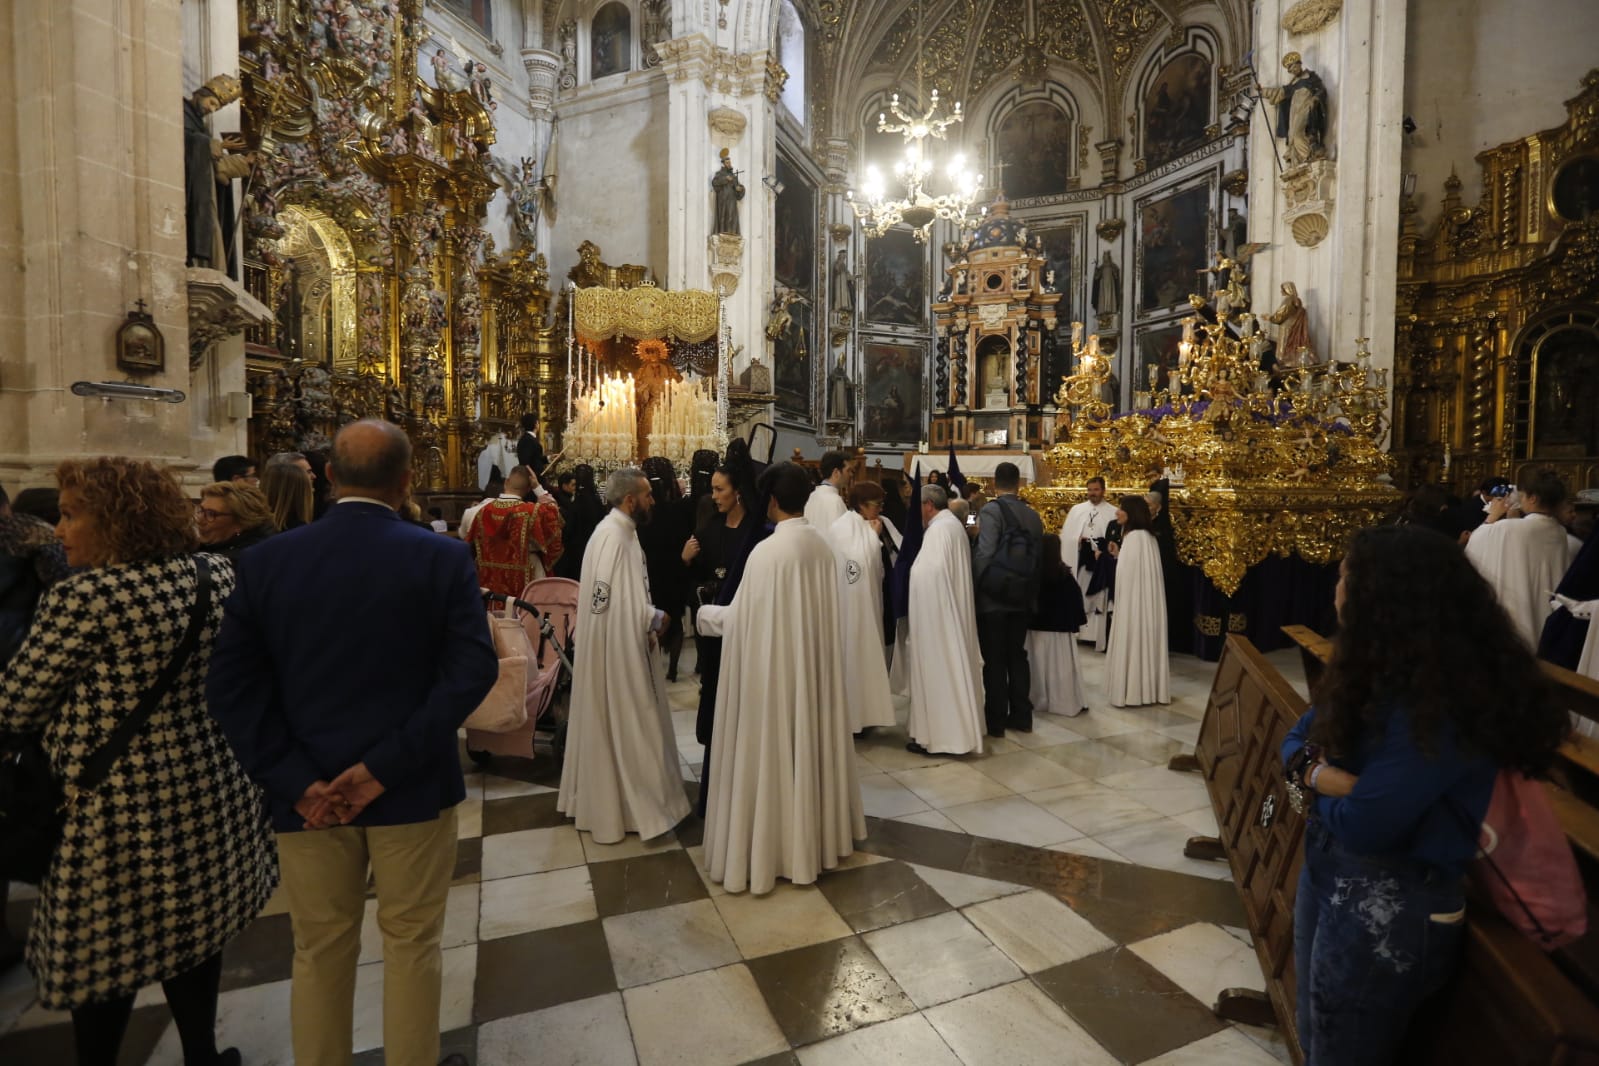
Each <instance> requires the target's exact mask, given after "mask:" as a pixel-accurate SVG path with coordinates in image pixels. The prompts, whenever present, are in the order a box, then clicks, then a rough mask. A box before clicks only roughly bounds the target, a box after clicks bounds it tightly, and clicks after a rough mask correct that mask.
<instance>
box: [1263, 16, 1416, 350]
mask: <svg viewBox="0 0 1599 1066" xmlns="http://www.w3.org/2000/svg"><path fill="white" fill-rule="evenodd" d="M1293 6H1294V0H1260V2H1259V3H1258V4H1257V5H1256V9H1255V11H1256V20H1255V56H1256V65H1257V68H1258V69H1259V73H1260V79H1261V82H1262V83H1263V84H1264V85H1266V86H1268V87H1270V86H1274V85H1281V84H1283V83H1285V82H1286V81H1288V80H1289V78H1288V75H1287V72H1286V71H1284V70H1283V68H1282V66H1281V61H1282V57H1283V56H1284V55H1285V54H1287V53H1288V52H1290V51H1294V52H1298V53H1300V55H1301V56H1302V58H1303V62H1304V65H1305V69H1307V70H1310V71H1314V72H1315V73H1316V74H1318V75H1320V77H1321V79H1322V81H1323V83H1324V84H1325V86H1326V88H1327V94H1328V130H1327V149H1328V154H1329V158H1330V159H1331V162H1332V164H1333V166H1332V171H1333V175H1334V177H1333V180H1332V182H1331V184H1330V185H1329V186H1328V191H1329V192H1330V193H1331V209H1330V211H1328V212H1327V214H1326V217H1327V222H1328V229H1327V233H1326V236H1325V237H1323V238H1322V239H1321V240H1320V241H1318V242H1316V243H1314V244H1313V245H1310V246H1307V245H1306V244H1305V243H1303V242H1304V241H1305V239H1306V237H1307V234H1306V233H1305V232H1304V230H1305V227H1304V226H1302V227H1301V232H1300V234H1299V235H1298V236H1297V237H1296V235H1295V232H1294V229H1293V226H1292V223H1291V220H1290V219H1288V218H1287V217H1285V216H1286V214H1287V211H1286V199H1285V192H1284V189H1283V185H1282V182H1281V181H1280V180H1279V178H1278V167H1277V162H1276V157H1275V156H1274V154H1273V138H1274V125H1275V117H1276V111H1275V108H1273V107H1272V106H1271V105H1269V104H1268V105H1267V106H1266V108H1265V110H1264V111H1262V110H1261V109H1260V108H1259V107H1257V108H1256V110H1255V113H1254V116H1253V119H1252V122H1251V131H1250V154H1249V176H1250V184H1249V218H1250V226H1249V233H1250V239H1251V240H1255V241H1268V242H1270V245H1271V247H1270V248H1268V249H1267V250H1266V251H1264V252H1262V253H1260V254H1259V255H1257V256H1256V257H1255V259H1254V261H1253V265H1254V269H1253V271H1252V274H1253V278H1252V284H1251V300H1252V304H1253V308H1254V310H1255V311H1256V312H1259V313H1270V312H1271V311H1273V310H1275V309H1276V307H1277V305H1278V304H1279V303H1280V302H1281V299H1282V297H1281V294H1280V286H1281V285H1282V283H1283V282H1285V281H1291V282H1293V283H1294V284H1295V285H1296V286H1297V288H1298V290H1299V295H1300V297H1301V298H1302V299H1303V300H1304V301H1305V307H1306V309H1307V311H1308V312H1309V314H1310V332H1311V341H1312V344H1313V346H1314V350H1315V352H1316V354H1317V356H1318V357H1320V358H1322V359H1326V358H1328V357H1331V358H1334V359H1339V360H1344V361H1348V360H1350V359H1351V358H1352V357H1353V356H1354V354H1355V344H1356V340H1357V339H1358V338H1361V337H1367V338H1370V347H1371V351H1372V356H1373V358H1372V362H1373V364H1374V365H1376V366H1382V367H1390V368H1391V367H1392V366H1393V345H1394V325H1393V323H1394V299H1395V289H1394V278H1395V272H1396V269H1397V263H1398V253H1399V199H1400V191H1401V182H1402V177H1403V176H1402V174H1401V166H1400V149H1401V146H1402V132H1401V129H1400V126H1401V123H1402V121H1403V117H1404V116H1403V103H1404V100H1403V94H1404V68H1405V17H1406V12H1405V5H1404V4H1395V3H1386V2H1384V0H1345V2H1344V5H1343V11H1342V13H1341V14H1339V15H1338V16H1337V17H1335V18H1334V19H1333V20H1332V21H1331V22H1329V23H1327V24H1325V25H1323V26H1321V27H1320V28H1317V29H1314V30H1311V31H1308V32H1304V33H1298V34H1295V33H1290V32H1289V31H1288V30H1287V29H1285V28H1284V27H1283V25H1282V18H1283V16H1284V15H1285V14H1286V13H1287V12H1288V11H1289V10H1290V9H1291V8H1292V7H1293ZM1276 150H1277V152H1278V153H1281V152H1282V150H1283V145H1282V142H1281V141H1277V142H1276Z"/></svg>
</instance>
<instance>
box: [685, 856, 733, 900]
mask: <svg viewBox="0 0 1599 1066" xmlns="http://www.w3.org/2000/svg"><path fill="white" fill-rule="evenodd" d="M686 850H687V851H688V857H689V858H691V859H693V860H694V870H695V872H696V873H698V874H699V875H700V880H701V881H702V882H704V884H705V890H706V891H707V892H709V893H710V894H711V896H712V897H716V896H725V895H727V889H725V888H723V887H722V886H721V885H719V884H717V883H716V882H715V881H712V880H711V875H710V872H709V871H708V870H706V868H705V845H703V844H696V845H695V846H694V847H692V848H688V849H686Z"/></svg>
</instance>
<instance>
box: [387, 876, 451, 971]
mask: <svg viewBox="0 0 1599 1066" xmlns="http://www.w3.org/2000/svg"><path fill="white" fill-rule="evenodd" d="M478 889H479V883H478V882H476V881H473V882H471V883H470V884H465V885H452V886H450V895H449V898H448V900H447V901H446V902H445V905H444V935H443V937H442V939H441V940H440V941H439V946H440V947H444V948H458V947H460V946H461V945H463V944H472V943H476V941H477V923H478ZM382 958H383V931H382V930H381V929H379V928H378V901H377V900H375V899H369V900H367V901H366V910H365V913H364V914H363V915H362V917H361V957H360V960H359V962H360V964H361V965H363V966H364V965H366V964H367V963H369V962H377V961H379V960H380V959H382Z"/></svg>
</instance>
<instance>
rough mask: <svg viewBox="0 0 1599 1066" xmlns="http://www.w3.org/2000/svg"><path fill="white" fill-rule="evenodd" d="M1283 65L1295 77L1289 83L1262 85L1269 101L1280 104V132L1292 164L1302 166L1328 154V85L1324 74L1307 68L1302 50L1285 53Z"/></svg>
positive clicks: (1278, 111) (1285, 152)
mask: <svg viewBox="0 0 1599 1066" xmlns="http://www.w3.org/2000/svg"><path fill="white" fill-rule="evenodd" d="M1283 67H1284V68H1286V69H1287V71H1288V74H1289V76H1290V77H1291V78H1292V79H1293V80H1292V81H1290V82H1289V83H1288V84H1287V85H1282V86H1278V87H1277V88H1271V89H1262V90H1261V95H1262V96H1264V97H1265V99H1266V102H1267V103H1269V104H1276V105H1277V131H1276V132H1277V136H1278V137H1281V138H1282V139H1283V141H1284V147H1283V155H1284V156H1285V157H1286V159H1287V162H1288V165H1289V166H1299V165H1300V164H1303V163H1309V162H1311V161H1313V160H1316V159H1324V158H1326V156H1327V143H1326V142H1327V87H1326V86H1325V85H1323V84H1322V83H1321V77H1320V75H1318V74H1316V73H1314V72H1313V71H1309V70H1306V69H1305V65H1304V63H1302V62H1301V61H1300V56H1299V53H1298V52H1289V53H1288V54H1287V55H1285V56H1283Z"/></svg>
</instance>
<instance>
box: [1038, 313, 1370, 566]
mask: <svg viewBox="0 0 1599 1066" xmlns="http://www.w3.org/2000/svg"><path fill="white" fill-rule="evenodd" d="M1196 306H1197V305H1196ZM1246 317H1247V316H1246ZM1230 321H1238V320H1229V318H1228V316H1226V315H1225V314H1223V315H1222V316H1221V318H1220V322H1219V323H1217V324H1214V325H1204V324H1201V323H1198V322H1197V321H1195V322H1194V325H1198V326H1199V328H1200V331H1201V333H1202V334H1203V335H1202V337H1201V339H1200V341H1199V342H1198V343H1197V344H1191V343H1190V342H1188V341H1185V342H1184V349H1183V350H1184V355H1183V361H1182V365H1181V366H1180V367H1179V368H1178V369H1177V370H1176V371H1175V372H1174V374H1173V380H1172V381H1171V383H1170V384H1171V387H1172V389H1173V390H1174V393H1175V394H1173V393H1172V392H1167V391H1166V390H1161V391H1158V392H1157V393H1155V395H1154V396H1153V397H1152V398H1151V403H1152V405H1153V406H1152V408H1151V409H1150V410H1149V411H1145V412H1135V413H1132V414H1126V415H1122V416H1121V417H1118V418H1111V417H1109V411H1108V408H1107V407H1106V406H1105V405H1104V404H1103V403H1102V402H1100V401H1099V400H1098V397H1099V396H1100V395H1101V394H1102V383H1103V380H1104V378H1105V377H1107V376H1108V374H1109V369H1108V367H1109V363H1108V360H1106V359H1105V358H1103V357H1100V356H1098V355H1097V350H1096V349H1092V348H1089V349H1084V348H1079V349H1078V351H1077V355H1078V358H1079V370H1078V373H1076V374H1074V375H1072V376H1071V377H1068V378H1067V379H1066V380H1065V382H1064V383H1063V384H1062V386H1061V389H1060V392H1059V394H1058V395H1057V403H1059V404H1060V405H1061V407H1062V408H1070V409H1072V410H1075V411H1077V412H1078V414H1079V415H1080V418H1079V420H1078V421H1077V422H1075V423H1074V424H1073V426H1072V428H1071V429H1070V430H1069V431H1067V432H1064V433H1062V434H1061V435H1060V436H1061V440H1060V442H1059V443H1057V444H1056V445H1055V446H1054V447H1053V448H1051V449H1049V451H1048V452H1047V453H1046V459H1047V461H1048V464H1049V468H1050V471H1051V482H1052V483H1051V484H1049V485H1042V484H1041V485H1040V486H1038V487H1034V488H1030V489H1027V490H1025V491H1024V493H1023V495H1024V496H1026V498H1027V499H1028V501H1029V502H1030V503H1031V504H1032V505H1033V506H1034V507H1035V508H1037V509H1038V511H1039V513H1040V515H1042V516H1043V518H1044V525H1045V528H1046V529H1059V528H1061V527H1062V526H1063V525H1064V524H1065V519H1066V512H1067V511H1068V510H1069V509H1070V508H1071V506H1072V505H1073V504H1075V503H1077V502H1079V501H1081V500H1083V499H1085V498H1086V490H1085V487H1084V486H1085V483H1086V482H1087V481H1088V479H1089V478H1092V477H1103V478H1104V479H1105V482H1106V494H1107V496H1109V497H1110V498H1111V499H1112V500H1113V501H1114V500H1115V499H1116V498H1117V497H1119V496H1123V495H1131V494H1138V495H1142V494H1144V493H1145V492H1147V491H1148V488H1149V485H1150V483H1151V482H1152V481H1154V480H1156V479H1157V478H1160V477H1162V476H1167V477H1169V478H1170V484H1171V488H1170V503H1169V507H1170V513H1171V520H1172V529H1173V533H1174V534H1175V537H1176V542H1177V554H1178V558H1179V559H1181V560H1182V562H1184V563H1187V564H1188V565H1190V566H1194V567H1197V568H1199V569H1200V570H1201V571H1202V572H1203V573H1204V575H1205V577H1206V578H1208V579H1209V580H1210V581H1211V583H1212V584H1214V585H1215V586H1216V588H1217V589H1219V590H1220V591H1221V592H1222V593H1223V594H1225V595H1227V596H1232V595H1233V594H1234V593H1236V592H1237V591H1238V586H1239V585H1240V584H1241V583H1242V582H1243V580H1244V575H1245V574H1246V573H1247V572H1248V571H1249V568H1250V567H1252V566H1254V565H1256V564H1257V563H1260V562H1261V561H1263V560H1265V559H1266V558H1267V557H1268V556H1270V555H1274V554H1275V555H1280V556H1284V557H1287V556H1290V555H1298V556H1299V557H1300V558H1302V559H1304V560H1306V561H1307V562H1310V563H1315V564H1321V565H1325V564H1327V563H1330V562H1332V561H1334V560H1335V559H1339V558H1341V557H1342V556H1343V551H1344V544H1345V542H1346V541H1347V540H1348V539H1349V536H1350V535H1351V534H1352V533H1354V532H1355V531H1356V530H1359V529H1363V528H1365V527H1367V526H1372V525H1376V524H1377V523H1379V522H1381V521H1382V520H1383V519H1384V518H1385V517H1386V516H1387V515H1389V514H1391V513H1392V512H1393V511H1394V509H1395V508H1396V507H1397V505H1398V503H1399V493H1398V491H1397V490H1395V489H1394V488H1393V486H1392V485H1390V484H1388V483H1387V482H1386V480H1385V479H1386V477H1387V475H1388V473H1389V469H1390V464H1391V460H1390V458H1389V456H1388V455H1387V453H1385V452H1384V451H1383V450H1382V448H1381V445H1380V441H1381V439H1382V437H1383V434H1384V431H1385V428H1386V415H1385V413H1384V412H1385V409H1386V400H1385V397H1384V395H1383V392H1384V390H1383V387H1382V386H1383V384H1385V378H1386V375H1385V374H1384V373H1383V372H1382V371H1373V370H1372V369H1371V368H1370V367H1369V354H1368V353H1366V352H1365V350H1364V348H1362V349H1361V351H1359V352H1357V353H1356V362H1354V363H1349V364H1333V365H1329V366H1324V367H1316V368H1305V369H1302V370H1299V371H1298V372H1297V374H1296V375H1294V376H1291V377H1289V378H1287V379H1286V380H1279V381H1277V382H1275V383H1273V382H1272V381H1270V380H1269V379H1268V378H1267V376H1266V375H1265V374H1263V373H1259V372H1258V371H1256V370H1255V368H1254V364H1253V362H1252V360H1251V357H1250V345H1249V342H1248V334H1247V333H1246V335H1245V337H1244V338H1243V339H1239V338H1237V337H1235V336H1234V335H1233V334H1232V333H1230V332H1229V330H1228V325H1229V322H1230ZM1244 325H1245V328H1246V330H1247V329H1248V328H1249V327H1250V326H1251V325H1252V323H1250V322H1247V321H1246V322H1244ZM1274 385H1275V387H1274Z"/></svg>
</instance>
